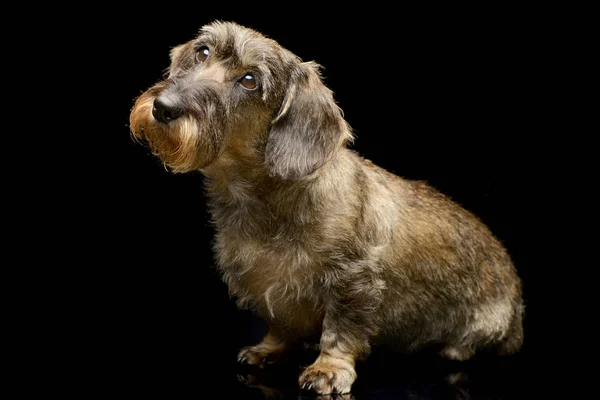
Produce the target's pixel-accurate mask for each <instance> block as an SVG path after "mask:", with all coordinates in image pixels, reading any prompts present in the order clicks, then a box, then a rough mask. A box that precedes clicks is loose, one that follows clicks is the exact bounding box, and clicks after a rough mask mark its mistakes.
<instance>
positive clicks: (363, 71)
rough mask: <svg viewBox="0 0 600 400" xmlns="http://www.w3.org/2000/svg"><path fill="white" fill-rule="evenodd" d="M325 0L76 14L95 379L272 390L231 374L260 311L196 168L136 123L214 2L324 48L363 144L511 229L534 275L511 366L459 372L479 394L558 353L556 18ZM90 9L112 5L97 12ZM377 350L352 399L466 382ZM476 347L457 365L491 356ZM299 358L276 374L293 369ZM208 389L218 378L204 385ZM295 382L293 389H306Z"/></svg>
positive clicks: (295, 42)
mask: <svg viewBox="0 0 600 400" xmlns="http://www.w3.org/2000/svg"><path fill="white" fill-rule="evenodd" d="M320 7H321V5H320V4H308V3H307V4H303V5H302V6H300V5H292V6H290V7H289V9H284V8H282V6H281V4H280V5H278V6H274V7H272V8H269V7H268V6H267V5H266V4H263V3H247V4H245V5H241V6H234V5H227V4H223V5H222V6H220V7H219V6H214V5H213V6H211V7H210V8H207V7H206V5H197V6H189V5H182V4H177V3H173V4H163V5H159V6H153V5H151V4H146V5H144V6H134V7H133V9H132V10H129V11H125V10H120V9H119V10H117V9H114V10H113V9H109V8H105V7H100V6H95V7H90V8H89V9H88V10H86V11H85V12H84V11H82V13H84V14H85V16H86V18H81V19H77V20H76V21H75V22H76V28H74V29H76V30H77V31H78V32H89V35H87V36H86V38H85V47H86V49H87V50H86V51H84V52H83V53H84V54H82V58H83V59H84V60H85V62H89V63H93V65H94V69H93V71H94V74H95V76H94V77H93V79H89V78H90V77H89V76H87V75H86V77H85V80H84V79H82V81H81V87H80V89H81V90H82V91H83V92H85V93H86V94H85V98H86V99H87V98H89V97H95V99H96V100H99V102H98V103H99V104H98V105H97V106H94V107H97V109H98V111H99V112H96V111H90V112H88V113H86V114H85V118H86V121H90V119H89V116H90V115H94V118H93V122H88V123H89V129H87V130H86V132H85V135H90V136H91V135H93V137H94V140H93V143H92V144H90V145H87V144H83V142H82V146H87V147H86V149H85V150H86V151H87V150H89V154H90V157H89V158H87V156H85V157H84V160H83V161H82V162H83V165H82V167H81V168H80V171H81V172H82V175H81V176H77V177H74V178H75V180H76V181H77V182H78V184H80V186H81V188H82V189H81V196H82V197H85V199H86V200H91V201H86V202H85V203H80V204H77V207H76V208H75V209H76V210H77V211H76V214H77V215H75V218H76V223H75V225H74V228H73V231H74V232H73V233H74V236H75V237H77V236H79V237H77V240H76V243H77V247H78V248H79V249H80V250H81V252H79V253H78V256H77V258H78V259H79V261H80V262H81V264H82V270H81V272H80V276H79V277H78V278H79V282H78V289H77V290H78V292H79V295H80V296H81V298H86V299H89V298H91V299H92V300H91V301H89V302H86V303H85V305H82V304H79V305H78V306H81V307H82V310H79V312H80V315H81V318H83V320H85V321H86V322H85V324H83V325H82V326H81V327H80V328H78V329H80V332H81V333H82V334H83V337H87V335H89V334H91V336H90V337H93V338H94V339H90V342H89V343H86V344H85V345H86V348H91V349H92V352H90V353H87V352H86V353H84V355H83V356H82V357H83V358H91V359H92V360H97V361H98V365H102V368H101V371H102V372H101V373H100V374H99V376H100V377H101V379H100V382H101V383H100V384H98V385H97V386H96V389H97V390H101V391H103V390H107V391H112V390H113V388H114V387H115V385H119V387H120V389H119V390H120V391H121V392H123V391H125V392H127V393H129V394H155V393H160V394H165V395H174V394H175V393H176V394H184V393H185V394H186V395H190V394H191V395H194V396H196V397H200V398H217V397H218V398H221V397H222V398H226V399H229V398H236V399H237V398H240V399H246V398H248V399H250V398H261V395H260V393H259V392H258V391H257V390H256V389H247V388H245V387H244V385H242V384H239V383H238V382H237V380H236V374H237V373H238V372H239V371H238V368H237V367H236V365H235V358H236V354H237V351H238V350H239V348H241V347H242V346H244V345H249V344H253V343H255V342H257V341H258V340H260V337H261V335H262V334H263V333H264V326H263V324H262V322H261V321H260V320H259V319H258V318H256V317H255V316H254V315H252V314H251V313H250V312H248V311H240V310H237V309H236V308H235V305H234V302H233V301H232V300H231V299H229V297H228V295H227V289H226V287H225V286H224V284H223V283H222V282H221V281H220V280H219V277H218V275H217V274H216V272H215V269H214V259H213V254H212V250H211V240H212V235H213V230H212V227H211V225H210V223H209V215H208V213H207V209H206V203H205V197H204V193H203V187H202V176H201V175H200V174H199V173H191V174H185V175H175V174H172V173H170V172H168V171H166V170H165V169H164V167H163V166H162V165H161V163H160V162H159V161H158V160H157V159H156V158H155V157H153V156H152V155H151V154H150V152H149V150H148V149H147V148H146V147H144V146H142V145H140V144H138V143H135V142H134V141H133V140H132V139H131V137H130V134H129V128H128V119H129V111H130V109H131V107H132V105H133V102H134V99H135V98H136V97H137V96H138V95H139V94H140V93H141V92H143V91H144V90H146V89H147V88H149V87H150V86H152V85H153V84H154V83H156V82H157V81H158V80H159V79H160V77H161V76H162V72H163V71H164V69H165V68H167V67H168V65H169V57H168V53H169V50H170V49H171V48H172V47H173V46H175V45H177V44H180V43H183V42H185V41H187V40H189V39H192V38H193V37H194V36H195V35H196V33H197V31H198V30H199V28H200V27H201V26H202V25H204V24H206V23H209V22H211V21H213V20H215V19H220V20H230V21H235V22H238V23H240V24H242V25H246V26H248V27H251V28H253V29H256V30H258V31H259V32H261V33H263V34H265V35H267V36H269V37H271V38H273V39H275V40H277V41H278V42H279V43H280V44H281V45H282V46H284V47H286V48H288V49H290V50H291V51H293V52H294V53H295V54H297V55H298V56H300V57H301V58H302V59H304V60H306V61H308V60H314V61H316V62H318V63H319V64H321V65H322V66H323V67H324V72H323V74H324V80H325V83H326V84H327V85H328V87H329V88H331V89H332V90H333V91H334V93H335V97H336V100H337V102H338V104H339V105H340V107H341V108H342V109H343V110H344V113H345V117H346V119H347V121H348V122H349V123H350V125H351V126H352V128H353V129H354V132H355V134H356V137H357V139H356V141H355V143H354V144H353V145H352V146H351V147H352V148H353V149H355V150H356V151H357V152H358V153H360V154H361V155H362V156H364V157H365V158H368V159H370V160H372V161H373V162H375V163H376V164H378V165H380V166H382V167H384V168H386V169H388V170H390V171H392V172H394V173H396V174H398V175H401V176H403V177H406V178H409V179H421V180H426V181H428V182H429V183H430V184H431V185H432V186H434V187H436V188H438V189H439V190H441V191H442V192H444V193H445V194H447V195H449V196H450V197H452V198H453V199H454V200H456V201H457V202H458V203H460V204H462V205H463V206H464V207H465V208H467V209H469V210H471V211H473V212H474V213H475V214H477V215H478V216H479V217H480V218H481V219H482V220H483V221H484V222H485V223H486V224H487V225H488V226H489V227H490V228H491V230H492V231H493V232H494V233H495V234H496V236H497V237H498V238H499V239H500V240H501V241H502V242H503V243H504V244H505V246H506V247H507V249H508V251H509V253H510V254H511V256H512V258H513V260H514V263H515V265H516V267H517V269H518V272H519V274H520V276H521V277H522V279H523V282H524V291H525V293H524V296H525V302H526V307H527V308H526V319H525V337H526V345H525V346H524V348H523V351H522V353H521V354H520V355H519V356H516V357H514V358H513V359H511V360H510V361H509V364H508V365H507V366H505V364H502V363H500V364H494V363H493V362H492V363H488V362H486V363H485V367H486V368H488V369H489V371H491V372H489V373H487V372H484V373H480V374H479V375H478V376H477V374H476V376H477V378H476V379H475V381H474V383H467V384H465V386H464V387H463V388H462V389H460V390H463V389H464V390H466V391H467V392H469V393H471V395H472V396H473V398H483V397H485V396H490V397H491V396H504V397H501V398H517V397H519V396H525V394H526V393H527V392H528V391H529V390H530V389H531V388H533V387H534V385H533V383H532V381H533V378H534V377H533V375H534V372H533V371H538V370H539V369H540V368H542V367H544V366H547V360H548V359H549V358H551V357H552V356H551V355H550V354H548V353H546V352H544V351H543V349H544V348H545V346H547V345H549V344H551V343H552V341H551V339H550V334H549V333H548V326H547V324H546V319H547V317H548V316H549V314H550V311H549V310H548V308H549V305H548V304H549V303H548V302H549V299H548V282H549V280H550V279H551V277H552V276H553V275H555V274H557V271H558V269H559V265H556V264H554V265H553V264H548V263H547V262H545V261H544V262H543V261H542V260H541V258H540V256H539V255H540V253H541V252H542V251H543V250H544V249H546V250H547V248H548V247H551V248H552V246H553V245H552V244H551V243H550V242H547V241H545V240H546V239H545V238H547V236H548V231H547V228H546V227H545V225H543V224H542V223H541V222H542V221H543V220H545V218H546V215H547V214H546V213H547V211H546V210H547V208H548V206H547V202H546V199H547V198H548V197H551V196H552V192H551V191H550V189H549V187H548V185H547V184H546V179H547V176H548V174H549V173H550V171H553V170H554V162H555V160H554V159H553V158H552V157H549V156H548V155H549V154H548V153H549V151H550V147H551V146H553V145H554V143H553V139H552V138H551V137H552V135H551V133H552V132H553V130H555V129H557V127H558V123H557V121H556V116H555V115H554V114H553V111H552V108H550V107H548V105H549V103H551V98H552V91H553V88H552V87H551V86H548V85H547V82H548V79H549V75H551V72H550V71H549V68H548V65H549V64H548V63H549V61H550V60H551V59H552V58H553V57H552V55H551V54H550V53H551V52H549V48H551V47H552V46H553V45H554V36H553V34H552V33H551V31H550V30H548V29H546V28H545V24H544V21H543V13H542V11H541V10H524V9H523V10H520V9H480V10H478V9H458V8H454V9H437V8H434V7H433V6H432V7H431V8H430V9H424V10H419V11H414V10H405V9H398V10H394V9H392V8H388V9H378V8H377V7H375V6H373V7H371V8H368V9H365V8H364V7H363V6H361V7H350V6H345V7H342V8H335V7H334V9H333V10H329V11H326V10H321V8H320ZM267 10H273V11H267ZM92 17H95V18H96V20H95V21H100V22H99V23H98V22H95V23H94V24H92V25H90V24H89V20H91V18H92ZM88 18H90V19H89V20H88ZM66 36H67V37H69V38H71V39H72V40H75V39H74V38H75V37H76V36H77V35H75V34H73V32H71V31H69V32H66ZM90 91H93V92H94V94H93V95H92V96H91V95H90V93H89V92H90ZM82 99H83V97H82ZM94 104H95V103H94ZM82 133H83V132H82ZM98 139H99V140H98ZM81 153H82V154H86V152H81ZM92 153H93V154H94V156H97V158H94V159H92V156H91V154H92ZM84 188H85V189H84ZM73 201H74V202H77V200H73ZM542 238H544V240H542ZM71 300H72V299H71ZM554 334H555V331H554V330H553V333H552V335H554ZM79 337H81V336H79ZM378 357H383V358H382V360H380V359H379V358H378ZM373 360H374V361H372V363H371V364H368V363H367V364H364V365H362V366H361V367H360V368H362V370H363V371H371V372H370V373H368V372H362V373H360V372H359V377H360V376H364V378H363V379H362V380H361V379H360V378H359V381H357V384H356V385H357V386H356V387H357V388H358V389H357V390H358V391H357V393H356V396H357V399H367V398H378V399H379V398H381V399H383V398H405V397H406V396H417V397H411V398H447V397H444V396H449V397H448V398H455V397H452V396H459V394H457V393H458V392H457V391H456V390H455V389H448V388H447V387H446V386H444V385H443V384H441V383H440V382H443V380H442V379H441V377H442V376H443V373H439V374H438V372H439V371H438V370H439V369H440V368H441V369H444V368H446V366H445V364H443V365H442V366H441V367H440V366H439V364H438V363H437V362H436V361H431V360H429V359H420V358H418V359H417V360H413V359H412V358H410V357H409V358H406V359H405V358H402V357H401V358H400V359H399V360H397V359H392V360H390V359H387V358H385V355H377V354H376V355H375V356H374V357H373ZM377 360H379V361H377ZM309 362H310V360H309ZM469 365H471V364H467V366H466V367H465V366H460V367H458V369H461V368H465V369H474V370H475V372H477V371H482V370H483V371H488V369H485V368H483V369H481V368H480V364H476V363H475V364H473V365H474V366H472V365H471V366H469ZM498 365H501V366H500V367H498ZM502 366H505V367H502ZM438 367H439V368H438ZM455 367H456V366H455V365H454V364H452V366H451V368H455ZM498 368H500V370H501V371H500V372H498ZM291 369H292V371H295V370H294V368H293V367H292V368H291ZM396 369H397V370H396ZM414 371H417V372H414ZM432 371H433V372H432ZM296 372H297V371H296ZM471 372H473V371H471ZM290 376H292V377H293V376H295V375H294V372H292V373H291V374H288V375H286V376H285V377H283V378H281V379H280V380H279V381H278V380H277V379H279V378H276V379H275V380H276V385H275V386H277V385H279V386H283V387H288V386H289V387H290V388H291V387H293V386H294V385H293V379H291V378H290ZM367 376H370V378H367ZM282 382H283V383H282ZM290 382H291V384H289V383H290ZM288 384H289V385H288ZM121 385H124V386H121ZM286 385H288V386H286ZM123 388H124V389H123ZM212 389H216V390H217V391H218V392H219V393H220V394H219V395H216V396H212V395H209V394H208V393H209V390H212ZM538 389H539V387H537V388H536V389H535V390H538ZM290 390H291V392H290V393H291V395H290V394H288V395H287V396H288V397H287V398H290V396H292V397H291V398H294V397H295V396H297V395H298V394H297V393H295V392H294V391H293V390H292V389H290ZM447 390H450V392H446V391H447ZM461 393H462V392H461ZM378 396H379V397H378ZM386 396H388V397H386ZM394 396H397V397H394ZM419 396H421V397H419ZM478 396H481V397H478Z"/></svg>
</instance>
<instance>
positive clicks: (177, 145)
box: [130, 91, 222, 172]
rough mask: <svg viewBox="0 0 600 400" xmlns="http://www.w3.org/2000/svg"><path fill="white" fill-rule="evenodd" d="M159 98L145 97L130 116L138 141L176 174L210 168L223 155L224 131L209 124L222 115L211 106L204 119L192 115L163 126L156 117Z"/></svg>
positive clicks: (153, 96) (134, 134) (206, 107)
mask: <svg viewBox="0 0 600 400" xmlns="http://www.w3.org/2000/svg"><path fill="white" fill-rule="evenodd" d="M155 97H156V96H155V94H154V93H152V92H151V91H149V92H146V93H143V94H142V95H141V96H140V97H139V98H138V99H137V100H136V102H135V105H134V107H133V109H132V111H131V115H130V128H131V132H132V134H133V136H134V138H135V139H137V140H145V141H146V142H147V143H148V145H149V146H150V149H151V150H152V153H153V154H154V155H156V156H158V157H159V158H160V159H161V161H162V162H163V163H164V164H165V165H166V166H167V167H169V168H170V169H171V170H172V171H173V172H189V171H193V170H198V169H201V168H203V167H205V166H207V165H208V164H210V163H211V162H212V161H213V160H214V159H215V158H216V157H217V156H218V155H219V154H220V152H221V149H220V147H221V146H220V145H219V143H220V142H221V140H220V139H219V138H220V137H221V136H222V135H220V130H219V129H218V127H217V126H214V125H210V124H209V121H210V120H211V119H212V120H213V121H215V120H218V118H211V115H214V114H216V113H217V112H218V110H217V107H215V106H211V105H210V104H208V105H206V106H205V107H204V110H200V111H201V114H202V115H203V116H204V117H203V118H194V116H193V115H191V114H190V113H188V114H186V115H183V116H181V117H180V118H178V119H176V120H174V121H171V122H170V123H169V124H162V123H159V122H158V121H156V120H155V119H154V117H153V116H152V107H153V104H154V99H155Z"/></svg>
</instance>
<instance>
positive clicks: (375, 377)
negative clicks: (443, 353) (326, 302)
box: [237, 351, 530, 400]
mask: <svg viewBox="0 0 600 400" xmlns="http://www.w3.org/2000/svg"><path fill="white" fill-rule="evenodd" d="M315 355H316V353H315V354H312V353H311V354H310V355H309V354H305V355H296V356H293V357H290V359H289V360H287V361H286V362H285V363H284V364H281V365H279V366H275V365H274V366H272V368H270V369H269V370H258V369H256V368H243V367H240V368H239V373H238V375H237V379H238V381H239V382H240V384H241V385H243V386H244V388H243V389H242V388H239V389H238V393H239V394H238V396H240V397H239V398H244V399H261V398H265V399H326V398H327V399H329V398H335V399H344V400H346V399H347V400H350V399H356V400H359V399H378V400H382V399H517V398H530V397H529V396H528V394H527V391H528V388H527V387H526V376H525V375H524V372H525V371H524V370H523V368H521V367H520V366H519V365H518V363H519V357H513V358H510V359H500V360H498V359H496V360H492V359H479V360H473V361H470V362H467V363H458V362H450V361H446V360H442V359H439V358H438V357H436V356H434V355H425V354H420V355H411V356H401V355H390V354H385V353H382V352H377V351H376V352H375V353H374V354H372V356H371V357H370V358H369V359H368V360H367V361H364V362H361V363H359V364H358V365H357V373H358V377H359V378H358V379H357V381H356V382H355V384H354V386H353V390H352V393H351V394H348V395H338V396H331V397H330V396H317V395H315V394H313V393H310V392H305V391H302V390H299V388H298V387H297V384H296V379H297V376H298V372H299V371H300V370H301V368H300V367H299V366H300V365H306V364H308V363H310V362H311V361H310V360H311V357H310V356H315ZM521 358H522V357H521ZM312 359H314V358H312Z"/></svg>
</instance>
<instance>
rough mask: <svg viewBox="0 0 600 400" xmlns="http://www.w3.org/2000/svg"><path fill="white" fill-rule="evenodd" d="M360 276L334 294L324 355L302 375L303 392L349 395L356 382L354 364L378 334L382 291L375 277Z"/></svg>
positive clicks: (325, 329) (325, 322) (327, 314)
mask: <svg viewBox="0 0 600 400" xmlns="http://www.w3.org/2000/svg"><path fill="white" fill-rule="evenodd" d="M360 275H363V274H359V276H353V277H352V278H353V279H352V281H351V282H346V283H345V284H344V285H343V287H342V288H338V290H335V291H334V293H335V294H333V293H331V294H333V295H332V296H331V298H330V299H329V301H328V304H327V308H326V312H325V318H324V320H323V330H322V333H321V340H320V343H319V347H320V350H321V352H320V354H319V357H318V358H317V360H316V361H315V362H314V363H313V364H312V365H310V366H309V367H308V368H306V370H304V372H303V373H302V375H300V379H299V383H300V386H301V387H302V388H303V389H308V390H314V391H316V392H317V393H319V394H333V393H336V394H342V393H350V389H351V387H352V384H353V383H354V381H355V380H356V371H355V370H354V366H355V361H356V360H357V359H360V358H364V357H366V356H367V355H368V354H369V352H370V344H369V338H370V337H372V336H373V335H374V334H375V333H376V331H377V324H376V322H375V320H374V315H375V310H376V309H377V308H378V306H379V304H380V303H381V291H382V288H383V284H381V282H379V281H378V280H376V279H373V277H372V276H369V275H368V274H365V276H362V277H361V276H360ZM361 278H363V279H361Z"/></svg>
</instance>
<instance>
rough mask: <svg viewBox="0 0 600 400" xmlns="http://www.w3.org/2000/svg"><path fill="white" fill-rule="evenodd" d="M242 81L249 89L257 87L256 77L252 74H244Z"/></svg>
mask: <svg viewBox="0 0 600 400" xmlns="http://www.w3.org/2000/svg"><path fill="white" fill-rule="evenodd" d="M240 83H241V84H242V86H243V87H245V88H246V89H248V90H252V89H256V86H257V83H256V78H255V77H254V75H252V74H246V75H244V77H243V78H242V80H240Z"/></svg>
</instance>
